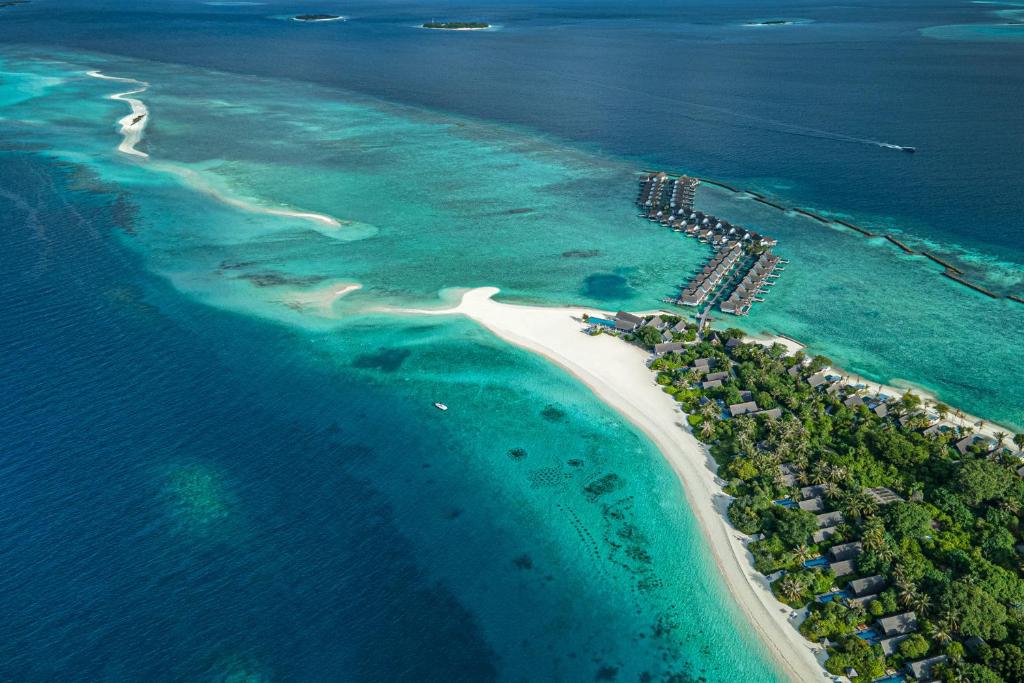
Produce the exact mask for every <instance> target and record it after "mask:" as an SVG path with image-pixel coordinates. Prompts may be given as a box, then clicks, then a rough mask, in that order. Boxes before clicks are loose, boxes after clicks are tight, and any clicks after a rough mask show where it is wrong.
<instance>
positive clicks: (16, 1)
mask: <svg viewBox="0 0 1024 683" xmlns="http://www.w3.org/2000/svg"><path fill="white" fill-rule="evenodd" d="M28 1H29V0H5V1H4V2H0V7H14V6H15V5H24V4H27V3H28Z"/></svg>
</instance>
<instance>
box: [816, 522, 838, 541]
mask: <svg viewBox="0 0 1024 683" xmlns="http://www.w3.org/2000/svg"><path fill="white" fill-rule="evenodd" d="M837 533H839V528H838V527H834V526H829V527H825V528H824V529H818V530H817V531H815V532H814V533H813V534H812V535H811V540H812V541H814V542H815V543H824V542H825V541H827V540H828V539H830V538H832V537H833V536H835V535H836V534H837Z"/></svg>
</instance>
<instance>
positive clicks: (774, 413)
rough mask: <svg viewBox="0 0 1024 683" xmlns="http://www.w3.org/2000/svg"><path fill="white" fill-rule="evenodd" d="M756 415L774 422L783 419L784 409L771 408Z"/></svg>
mask: <svg viewBox="0 0 1024 683" xmlns="http://www.w3.org/2000/svg"><path fill="white" fill-rule="evenodd" d="M754 414H755V415H759V416H761V417H767V418H771V419H773V420H777V419H779V418H780V417H782V408H769V409H768V410H759V411H757V412H756V413H754Z"/></svg>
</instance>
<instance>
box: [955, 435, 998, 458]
mask: <svg viewBox="0 0 1024 683" xmlns="http://www.w3.org/2000/svg"><path fill="white" fill-rule="evenodd" d="M979 441H982V442H984V443H987V444H994V443H995V442H993V441H992V440H991V439H989V438H988V437H986V436H980V435H978V434H968V435H967V436H965V437H964V438H962V439H960V440H959V441H957V442H956V449H957V450H958V451H960V454H961V455H967V451H969V450H970V449H971V446H974V445H975V444H976V443H977V442H979Z"/></svg>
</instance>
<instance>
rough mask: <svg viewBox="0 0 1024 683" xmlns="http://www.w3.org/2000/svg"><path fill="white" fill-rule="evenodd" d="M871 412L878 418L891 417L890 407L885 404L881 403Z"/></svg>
mask: <svg viewBox="0 0 1024 683" xmlns="http://www.w3.org/2000/svg"><path fill="white" fill-rule="evenodd" d="M871 411H872V412H873V413H874V414H875V415H877V416H878V417H886V416H888V415H889V406H887V405H886V404H885V403H879V404H878V405H876V406H875V407H874V408H872V409H871Z"/></svg>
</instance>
